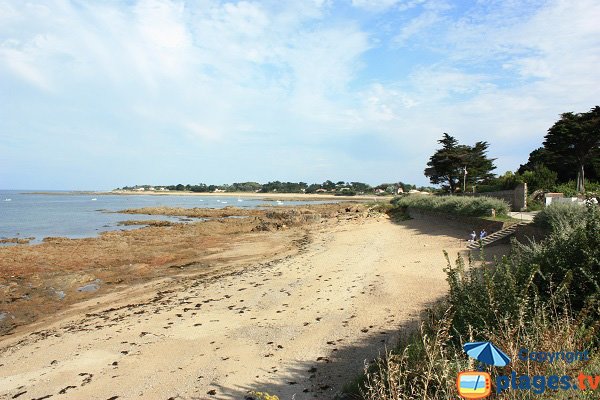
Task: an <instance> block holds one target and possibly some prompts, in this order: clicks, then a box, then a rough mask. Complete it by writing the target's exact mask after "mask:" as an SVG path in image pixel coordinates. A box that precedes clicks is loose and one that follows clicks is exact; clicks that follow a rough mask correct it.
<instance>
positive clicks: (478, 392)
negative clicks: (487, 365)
mask: <svg viewBox="0 0 600 400" xmlns="http://www.w3.org/2000/svg"><path fill="white" fill-rule="evenodd" d="M456 388H457V389H458V395H459V396H460V397H462V398H465V399H483V398H485V397H488V396H489V395H490V392H491V391H492V378H491V376H490V374H488V373H487V372H475V371H463V372H460V373H459V374H458V378H457V379H456Z"/></svg>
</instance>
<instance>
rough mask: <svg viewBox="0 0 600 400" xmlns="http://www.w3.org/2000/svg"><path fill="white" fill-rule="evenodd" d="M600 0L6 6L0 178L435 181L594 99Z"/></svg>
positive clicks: (513, 151) (501, 167)
mask: <svg viewBox="0 0 600 400" xmlns="http://www.w3.org/2000/svg"><path fill="white" fill-rule="evenodd" d="M598 21H600V2H599V1H598V0H578V1H541V0H539V1H538V0H531V1H529V0H501V1H496V0H484V1H477V0H473V1H444V0H345V1H342V0H339V1H337V0H297V1H291V0H290V1H281V0H273V1H269V0H264V1H239V2H236V1H230V2H227V1H213V0H189V1H182V0H120V1H118V0H102V1H101V0H98V1H73V0H43V1H27V0H0V189H112V188H116V187H121V186H125V185H135V184H154V185H159V184H177V183H184V184H186V183H191V184H195V183H200V182H204V183H208V184H211V183H212V184H221V183H232V182H243V181H257V182H261V183H264V182H268V181H272V180H282V181H304V182H309V183H312V182H323V181H325V180H326V179H331V180H333V181H339V180H343V181H361V182H367V183H370V184H378V183H381V182H397V181H403V182H409V183H416V184H417V185H427V184H428V179H427V178H426V177H425V176H424V175H423V170H424V168H425V166H426V163H427V161H428V159H429V157H430V156H431V154H433V152H434V151H435V149H436V148H437V147H438V143H437V140H439V139H440V138H441V136H442V133H444V132H448V133H450V134H451V135H453V136H455V137H456V138H457V139H458V140H459V141H460V142H461V143H463V144H469V145H472V144H474V143H475V142H476V141H480V140H485V141H488V142H489V143H490V150H489V155H490V156H491V157H493V158H496V159H497V160H496V165H497V167H498V168H497V170H496V171H495V172H497V173H500V174H502V173H504V172H505V171H508V170H513V171H514V170H516V169H517V168H518V167H519V164H522V163H525V162H526V161H527V157H528V154H529V153H530V152H531V151H532V150H533V149H535V148H537V147H539V146H540V145H541V143H542V141H543V137H544V135H545V133H546V131H547V130H548V128H549V127H550V126H552V124H553V123H554V122H555V121H556V120H557V119H558V118H559V117H560V114H561V113H563V112H568V111H573V112H586V111H589V109H591V108H592V107H593V106H595V105H599V104H600V99H599V96H598V95H599V93H600V92H599V88H600V68H599V67H598V66H599V65H600V23H598Z"/></svg>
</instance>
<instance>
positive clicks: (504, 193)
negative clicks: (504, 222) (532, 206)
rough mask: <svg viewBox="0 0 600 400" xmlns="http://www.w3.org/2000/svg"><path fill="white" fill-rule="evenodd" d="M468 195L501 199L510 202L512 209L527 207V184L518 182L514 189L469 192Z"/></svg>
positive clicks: (519, 209)
mask: <svg viewBox="0 0 600 400" xmlns="http://www.w3.org/2000/svg"><path fill="white" fill-rule="evenodd" d="M470 196H476V197H479V196H487V197H495V198H497V199H502V200H504V201H506V202H507V203H508V204H510V207H511V209H512V211H523V210H524V209H526V208H527V184H526V183H520V184H519V185H518V186H517V187H516V188H515V189H514V190H501V191H499V192H485V193H475V194H470Z"/></svg>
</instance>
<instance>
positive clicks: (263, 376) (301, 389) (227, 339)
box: [0, 206, 464, 400]
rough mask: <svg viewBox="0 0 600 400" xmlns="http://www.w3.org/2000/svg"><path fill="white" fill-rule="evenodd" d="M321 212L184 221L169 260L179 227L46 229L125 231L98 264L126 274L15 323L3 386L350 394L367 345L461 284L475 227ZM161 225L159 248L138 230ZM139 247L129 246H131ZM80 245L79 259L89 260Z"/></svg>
mask: <svg viewBox="0 0 600 400" xmlns="http://www.w3.org/2000/svg"><path fill="white" fill-rule="evenodd" d="M329 207H332V206H329ZM320 215H321V218H319V219H317V218H311V219H310V221H311V223H302V224H300V223H299V224H298V225H297V226H293V224H292V225H291V226H287V225H285V226H277V225H272V226H271V229H264V230H260V231H258V230H256V229H251V227H252V226H254V227H256V226H257V225H256V224H257V223H265V221H256V220H253V219H251V218H246V219H244V220H240V221H238V223H240V224H242V225H241V226H238V227H237V228H235V229H237V231H236V233H235V234H233V233H232V232H230V229H229V228H227V229H224V230H223V231H222V232H219V230H218V229H215V230H214V231H215V234H210V235H209V234H208V233H206V232H205V231H202V232H196V233H194V232H193V231H187V230H189V229H194V228H190V227H175V229H178V230H181V234H180V235H175V236H174V237H176V238H177V239H176V240H177V241H181V240H184V243H183V244H181V243H180V244H179V248H178V250H177V251H174V253H175V254H178V255H177V256H173V257H172V259H171V260H166V261H165V260H164V259H162V261H161V259H160V257H164V254H168V253H169V249H168V247H169V246H171V245H174V243H173V242H169V239H167V236H165V232H167V231H165V230H169V229H171V230H172V229H173V227H151V228H144V229H140V230H137V231H131V232H123V233H110V234H107V235H103V237H104V236H106V238H105V239H103V238H102V237H101V238H99V239H89V240H87V242H86V241H85V240H83V241H67V242H68V243H67V244H65V243H61V242H60V241H57V242H56V243H55V244H54V245H53V244H52V243H46V244H43V245H40V246H46V248H43V247H42V249H43V250H45V252H42V253H41V254H53V253H52V252H53V251H55V252H56V254H55V256H56V257H58V254H60V252H64V251H66V250H65V249H66V247H64V246H67V245H68V246H71V247H69V248H70V249H71V250H72V248H73V246H74V247H81V246H84V247H85V246H88V247H89V248H90V249H91V248H94V246H100V247H99V248H104V249H105V250H104V251H106V252H109V249H110V247H106V248H105V247H101V246H102V240H107V242H106V243H104V245H106V246H108V245H109V244H110V245H111V246H113V245H114V243H115V242H114V240H117V241H119V242H120V243H121V250H119V246H116V247H114V249H115V250H114V252H113V253H114V259H113V261H112V264H111V265H113V267H112V269H111V268H109V267H108V266H107V265H102V263H104V262H106V260H105V259H98V260H96V263H97V264H98V266H94V265H92V264H90V263H89V262H88V264H89V265H90V266H89V268H87V269H86V270H85V271H86V273H87V274H88V275H93V276H90V277H88V279H91V278H95V277H96V276H101V278H102V280H103V282H111V279H113V285H112V286H110V285H106V286H107V287H108V288H105V287H103V289H101V290H99V291H98V292H97V293H95V294H93V295H86V294H84V293H83V294H82V293H80V294H79V297H78V298H77V299H74V300H73V301H72V302H70V303H68V304H66V305H65V306H63V307H59V308H58V309H57V310H58V311H57V312H55V313H49V314H48V316H46V317H40V316H38V318H35V319H33V320H32V321H31V322H30V323H29V324H26V325H22V326H17V327H15V328H14V329H13V330H11V332H10V334H9V335H5V336H2V337H0V397H2V398H19V399H42V398H44V399H45V398H61V399H132V398H144V399H243V398H245V396H247V395H248V393H249V392H250V391H261V392H269V393H271V394H276V395H278V396H279V398H280V399H291V398H294V399H297V400H300V399H314V398H317V399H332V398H334V396H335V394H336V393H338V392H339V390H340V389H341V388H342V385H344V384H345V383H347V382H348V381H349V380H351V379H352V378H353V377H355V376H356V375H357V374H359V373H360V372H361V370H362V368H363V365H364V362H365V360H370V359H372V358H373V357H375V356H376V355H377V354H378V351H382V350H383V349H384V348H385V347H386V346H387V347H391V346H393V345H394V343H395V342H396V340H397V337H398V333H399V332H400V330H401V329H402V328H406V327H408V326H410V325H411V322H412V321H414V320H415V318H416V317H418V316H419V313H420V312H421V311H422V310H423V309H424V308H425V307H427V305H428V304H430V303H431V302H432V301H434V300H436V299H438V298H439V297H440V296H443V295H444V294H445V292H446V288H447V284H446V281H445V274H444V272H443V268H444V267H445V264H446V262H445V260H444V256H443V253H442V250H444V249H445V250H447V251H448V252H449V253H450V254H451V255H455V254H456V253H457V252H458V251H461V247H460V244H461V242H460V238H461V237H462V236H464V232H462V231H460V230H457V229H456V228H452V227H449V226H446V225H439V226H436V225H435V224H431V223H429V222H426V221H422V220H409V221H402V222H393V221H391V220H390V219H389V217H388V216H387V215H385V214H379V213H373V212H370V211H369V210H368V209H367V208H366V207H365V208H357V209H350V208H337V209H335V210H333V211H331V210H330V212H329V214H327V215H324V214H323V210H321V212H320ZM242 221H246V222H242ZM215 224H218V223H215ZM198 225H201V224H198ZM246 225H247V226H246ZM261 226H262V225H261ZM197 229H200V228H197ZM231 229H233V228H231ZM235 229H234V230H235ZM140 235H142V236H140ZM153 235H156V238H163V239H164V240H166V244H165V245H164V248H162V247H160V248H157V249H155V250H154V252H153V253H152V254H151V255H150V256H147V257H146V256H145V254H144V252H142V251H139V252H138V251H137V250H136V248H135V245H134V243H135V242H136V240H137V241H141V240H142V239H143V240H150V239H152V238H154V237H155V236H153ZM183 238H187V239H183ZM199 238H200V239H199ZM209 238H210V240H209ZM225 238H228V240H225ZM111 240H113V241H111ZM156 240H158V239H156ZM186 240H187V241H186ZM211 240H212V242H210V241H211ZM194 241H197V242H194ZM200 241H202V243H200ZM209 242H210V243H209ZM125 244H127V245H125ZM61 246H63V247H61ZM194 246H199V247H202V249H203V250H202V251H200V250H195V247H194ZM34 247H35V246H29V247H28V248H34ZM21 248H22V249H26V247H21ZM123 249H125V250H123ZM206 249H209V251H207V250H206ZM119 251H122V253H119ZM99 252H100V253H102V254H104V252H103V251H100V250H99ZM163 253H164V254H163ZM124 254H129V256H128V257H129V258H128V259H127V260H126V261H125V262H122V260H121V261H119V262H118V260H120V258H122V257H124ZM182 254H185V257H184V256H182ZM104 256H105V257H106V254H104ZM19 257H22V258H19ZM144 257H146V258H144ZM88 258H89V257H83V259H85V260H88ZM35 259H36V258H35V256H34V255H33V250H30V251H29V253H28V252H27V251H26V250H14V249H13V250H6V249H1V251H0V263H3V264H4V265H8V264H10V263H13V264H15V265H16V264H18V263H19V262H24V261H23V260H29V262H30V263H31V264H32V265H36V264H35V263H36V261H35ZM19 260H21V261H19ZM71 261H72V265H71V267H70V270H71V271H72V273H74V274H75V270H76V268H75V265H77V263H78V262H80V261H81V260H79V261H78V260H71ZM88 261H89V260H88ZM39 262H40V263H41V261H39ZM153 262H154V264H152V263H153ZM59 264H60V263H59ZM117 264H119V265H117ZM121 264H122V265H121ZM57 265H58V264H57ZM13 267H14V265H13ZM172 267H175V268H172ZM57 268H59V266H57ZM94 268H96V269H98V270H103V271H104V275H101V274H100V273H99V272H97V271H96V272H93V271H95V270H94ZM149 270H154V271H152V273H150V272H148V271H149ZM51 272H52V271H51ZM52 273H54V274H58V272H56V271H54V272H52ZM15 274H16V275H18V274H21V275H22V276H28V277H29V278H27V279H31V280H32V281H35V279H42V280H43V279H47V276H46V277H44V278H39V276H40V274H42V275H43V274H44V272H43V271H42V269H41V266H40V269H39V270H37V272H35V273H34V274H29V275H28V274H27V273H26V272H25V271H19V269H18V268H16V267H14V269H13V271H12V276H15ZM136 274H140V275H142V276H145V277H146V279H141V278H135V277H133V275H136ZM36 276H37V277H38V278H36ZM6 279H8V278H6ZM23 279H25V278H23ZM119 279H120V280H119ZM5 284H6V283H5ZM69 293H70V292H69ZM86 296H87V297H86ZM56 304H58V301H56Z"/></svg>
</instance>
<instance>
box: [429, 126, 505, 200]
mask: <svg viewBox="0 0 600 400" xmlns="http://www.w3.org/2000/svg"><path fill="white" fill-rule="evenodd" d="M438 143H439V144H441V145H442V148H440V149H438V150H437V151H436V152H435V153H434V154H433V155H432V156H431V157H430V158H429V162H428V163H427V168H426V169H425V176H427V177H428V178H429V180H430V181H431V183H433V184H436V185H437V184H443V185H444V186H445V187H446V188H447V189H449V190H450V192H452V193H454V192H456V191H457V189H458V188H459V187H460V186H461V185H460V183H461V182H462V179H461V178H464V171H465V169H466V171H467V174H466V183H467V184H468V185H475V184H479V183H482V182H485V181H487V180H489V179H491V178H493V177H494V174H493V173H492V171H493V170H494V169H495V168H496V167H495V166H494V160H495V159H491V158H488V157H487V154H486V153H487V150H488V147H489V144H488V143H487V142H477V143H475V144H474V145H473V146H467V145H462V144H459V143H458V140H456V138H454V137H453V136H450V135H449V134H448V133H444V134H443V137H442V139H440V140H438Z"/></svg>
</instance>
